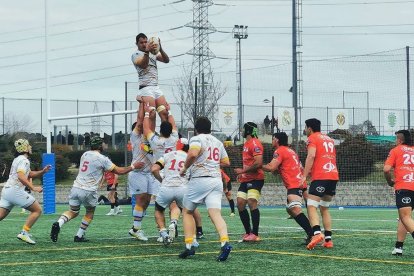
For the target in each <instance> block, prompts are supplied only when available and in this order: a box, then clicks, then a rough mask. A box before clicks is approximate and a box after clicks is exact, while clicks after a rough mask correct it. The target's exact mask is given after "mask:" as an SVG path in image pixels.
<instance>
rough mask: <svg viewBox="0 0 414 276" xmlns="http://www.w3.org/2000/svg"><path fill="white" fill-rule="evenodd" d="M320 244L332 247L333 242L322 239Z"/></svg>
mask: <svg viewBox="0 0 414 276" xmlns="http://www.w3.org/2000/svg"><path fill="white" fill-rule="evenodd" d="M322 246H323V247H325V248H333V242H332V240H329V241H324V242H323V244H322Z"/></svg>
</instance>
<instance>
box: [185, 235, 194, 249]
mask: <svg viewBox="0 0 414 276" xmlns="http://www.w3.org/2000/svg"><path fill="white" fill-rule="evenodd" d="M184 241H185V248H187V249H188V250H191V247H192V246H193V241H194V238H193V237H191V238H185V240H184Z"/></svg>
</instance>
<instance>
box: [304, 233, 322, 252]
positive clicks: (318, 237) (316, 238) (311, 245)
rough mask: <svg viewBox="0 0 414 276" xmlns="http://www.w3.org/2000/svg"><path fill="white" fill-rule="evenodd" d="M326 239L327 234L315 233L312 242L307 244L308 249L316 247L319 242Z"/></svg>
mask: <svg viewBox="0 0 414 276" xmlns="http://www.w3.org/2000/svg"><path fill="white" fill-rule="evenodd" d="M324 239H325V236H324V235H323V234H322V233H320V234H317V235H314V236H313V237H312V239H311V241H310V243H308V245H307V246H306V248H307V249H308V250H312V249H314V248H315V246H316V245H317V244H318V243H320V242H322V241H323V240H324Z"/></svg>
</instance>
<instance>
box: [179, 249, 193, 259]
mask: <svg viewBox="0 0 414 276" xmlns="http://www.w3.org/2000/svg"><path fill="white" fill-rule="evenodd" d="M194 255H195V251H194V249H193V248H191V249H187V248H186V249H185V250H184V251H183V252H181V254H180V255H178V258H180V259H186V258H188V257H192V256H194Z"/></svg>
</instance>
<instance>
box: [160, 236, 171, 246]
mask: <svg viewBox="0 0 414 276" xmlns="http://www.w3.org/2000/svg"><path fill="white" fill-rule="evenodd" d="M172 242H173V241H172V240H171V238H170V237H169V236H165V237H163V238H162V243H163V244H164V245H165V246H168V245H170V244H171V243H172Z"/></svg>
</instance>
